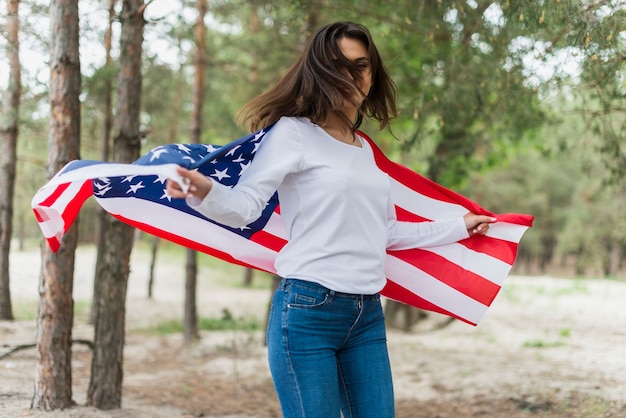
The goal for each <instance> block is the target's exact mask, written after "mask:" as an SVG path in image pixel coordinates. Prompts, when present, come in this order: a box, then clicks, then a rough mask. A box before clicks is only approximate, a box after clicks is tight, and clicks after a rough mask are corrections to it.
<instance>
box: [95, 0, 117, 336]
mask: <svg viewBox="0 0 626 418" xmlns="http://www.w3.org/2000/svg"><path fill="white" fill-rule="evenodd" d="M116 2H117V0H109V24H108V26H107V30H106V32H105V34H104V50H105V53H106V57H105V61H104V66H105V67H106V68H109V67H110V66H111V63H112V61H113V60H112V57H111V49H112V39H113V21H114V19H115V3H116ZM103 89H104V103H103V104H102V113H103V115H104V120H103V121H102V142H101V144H100V158H101V159H102V161H109V157H110V149H111V146H110V142H111V127H112V125H113V112H112V107H113V101H112V96H113V94H112V89H113V80H112V77H111V75H110V72H109V71H105V78H104V86H103ZM96 213H97V219H96V254H97V255H96V257H100V254H102V253H104V250H103V248H104V245H105V242H104V238H103V234H102V231H103V230H104V228H105V222H106V218H107V217H108V216H109V215H108V214H107V212H106V211H105V210H104V209H102V208H101V207H100V206H98V207H97V208H96ZM101 262H102V261H100V262H98V261H96V266H97V265H99V264H100V263H101ZM99 289H100V287H99V286H98V274H97V272H96V271H94V281H93V296H92V299H93V303H92V304H91V315H90V321H89V322H90V323H91V324H93V323H95V321H96V308H95V306H96V301H97V300H98V299H99V297H100V295H99V294H98V292H99V291H100V290H99Z"/></svg>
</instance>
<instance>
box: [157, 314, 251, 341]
mask: <svg viewBox="0 0 626 418" xmlns="http://www.w3.org/2000/svg"><path fill="white" fill-rule="evenodd" d="M261 327H262V324H261V322H260V321H259V319H258V318H256V317H254V316H252V315H248V316H240V317H237V318H235V317H234V316H233V315H232V313H231V312H230V311H229V310H228V309H226V308H225V309H223V310H222V316H221V317H219V318H199V319H198V329H199V330H200V331H258V330H260V329H261ZM145 331H146V332H148V333H150V334H157V335H165V334H177V333H182V332H183V322H182V321H181V320H179V319H172V320H169V321H164V322H160V323H158V324H156V325H153V326H150V327H148V328H147V329H146V330H145Z"/></svg>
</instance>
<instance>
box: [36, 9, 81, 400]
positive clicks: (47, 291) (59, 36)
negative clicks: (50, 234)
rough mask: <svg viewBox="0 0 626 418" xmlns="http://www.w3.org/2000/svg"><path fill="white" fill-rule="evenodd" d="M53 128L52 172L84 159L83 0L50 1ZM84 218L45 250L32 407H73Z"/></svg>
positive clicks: (43, 250)
mask: <svg viewBox="0 0 626 418" xmlns="http://www.w3.org/2000/svg"><path fill="white" fill-rule="evenodd" d="M50 22H51V43H50V93H49V95H50V127H49V134H48V176H49V177H52V176H53V175H54V174H55V173H57V172H58V171H59V170H60V169H61V168H62V167H63V166H64V165H65V164H67V163H68V162H69V161H71V160H76V159H80V153H79V150H80V101H79V94H80V85H81V75H80V61H79V54H78V37H79V36H78V0H53V1H51V2H50ZM77 231H78V220H76V222H74V224H73V225H72V227H71V228H70V229H69V230H68V231H67V233H66V234H65V235H64V237H63V240H62V243H61V248H60V250H59V251H58V252H57V253H52V252H51V250H50V249H49V248H48V247H47V246H45V245H44V247H43V249H42V263H41V276H40V284H39V312H38V315H37V367H36V375H35V393H34V395H33V400H32V405H31V406H32V408H37V409H44V410H53V409H65V408H68V407H70V406H72V405H73V401H72V370H71V358H72V352H71V346H72V325H73V321H74V314H73V308H74V306H73V305H74V303H73V300H72V289H73V284H74V259H75V251H76V242H77V238H78V232H77Z"/></svg>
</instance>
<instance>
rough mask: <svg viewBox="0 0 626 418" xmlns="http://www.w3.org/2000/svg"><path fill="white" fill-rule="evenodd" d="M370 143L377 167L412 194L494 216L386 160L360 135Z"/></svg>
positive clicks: (473, 203)
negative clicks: (412, 192) (411, 191)
mask: <svg viewBox="0 0 626 418" xmlns="http://www.w3.org/2000/svg"><path fill="white" fill-rule="evenodd" d="M360 134H361V135H362V136H363V137H364V138H365V139H367V141H368V142H369V143H370V145H371V147H372V150H373V151H374V159H375V160H376V164H377V165H378V167H379V168H380V169H381V170H383V171H384V172H386V173H387V174H389V175H390V176H391V177H393V178H394V180H396V181H397V182H399V183H401V184H403V185H404V186H406V187H408V188H409V189H411V190H413V191H414V192H416V193H418V194H421V195H423V196H427V197H430V198H431V199H435V200H439V201H442V202H447V203H450V204H455V205H458V204H460V205H462V206H463V207H465V208H466V209H467V210H468V211H471V212H473V213H476V214H481V215H489V216H494V214H493V212H490V211H488V210H486V209H483V208H482V207H480V206H479V205H478V204H477V203H475V202H473V201H471V200H469V199H468V198H466V197H465V196H462V195H460V194H458V193H456V192H454V191H452V190H449V189H446V188H445V187H443V186H441V185H439V184H437V183H435V182H433V181H432V180H429V179H427V178H425V177H423V176H421V175H420V174H418V173H416V172H415V171H413V170H410V169H408V168H407V167H404V166H402V165H400V164H397V163H394V162H393V161H391V160H390V159H388V158H387V157H386V156H385V155H384V154H383V152H382V151H381V150H380V148H378V146H377V145H376V144H375V143H374V141H372V140H371V139H370V138H369V137H368V136H367V135H365V134H363V133H360Z"/></svg>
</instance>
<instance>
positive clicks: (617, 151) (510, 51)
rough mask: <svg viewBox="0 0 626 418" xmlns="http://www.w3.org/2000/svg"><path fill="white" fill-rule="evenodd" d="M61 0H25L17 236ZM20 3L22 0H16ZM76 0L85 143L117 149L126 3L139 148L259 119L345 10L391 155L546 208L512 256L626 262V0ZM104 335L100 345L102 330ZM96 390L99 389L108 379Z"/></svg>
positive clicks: (561, 270) (557, 268)
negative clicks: (135, 51) (365, 52)
mask: <svg viewBox="0 0 626 418" xmlns="http://www.w3.org/2000/svg"><path fill="white" fill-rule="evenodd" d="M58 3H64V2H51V3H50V4H51V5H50V6H49V5H48V4H47V3H45V2H42V1H34V0H32V1H20V2H19V5H20V15H21V16H20V29H19V34H20V38H21V39H20V45H21V47H20V53H21V56H22V61H21V64H20V67H21V72H22V76H21V91H20V93H21V96H20V108H19V119H18V123H17V128H18V129H17V130H16V131H19V137H18V138H19V141H18V142H17V149H16V158H15V162H16V173H15V175H16V177H15V181H16V185H17V187H16V189H15V196H14V199H13V202H14V203H13V204H14V208H15V211H14V215H13V216H12V218H11V223H12V224H13V225H14V226H15V227H14V231H15V232H16V233H15V236H14V238H15V242H16V247H17V248H23V247H24V246H26V245H29V244H28V243H29V242H36V243H39V242H40V241H41V235H40V231H39V229H38V227H37V225H36V222H35V220H34V217H33V216H32V214H31V211H30V199H31V198H32V196H33V195H34V193H35V191H36V190H37V189H38V188H39V187H40V186H41V185H43V184H44V183H45V182H46V180H47V179H48V177H49V176H50V175H51V172H50V167H51V164H50V158H49V156H48V157H46V155H45V151H44V150H45V149H46V148H48V149H49V150H50V147H51V141H50V138H51V136H50V129H51V125H50V119H51V114H52V115H53V116H54V112H51V108H53V107H54V105H55V102H54V101H53V100H50V97H51V95H52V89H51V88H50V86H51V85H52V84H51V82H52V80H50V67H52V65H51V62H52V59H51V60H50V61H48V57H50V56H51V53H50V52H51V51H53V50H54V48H53V47H55V46H57V47H58V45H57V44H54V43H53V42H52V39H53V38H54V36H55V32H54V29H53V30H52V31H48V28H50V27H52V28H54V27H55V26H54V22H52V23H51V15H52V13H51V10H49V7H50V8H52V7H53V6H52V5H55V4H58ZM65 3H72V2H65ZM200 3H204V4H205V5H207V6H208V8H207V9H206V10H205V11H204V12H203V16H204V19H202V21H203V23H204V25H205V29H206V31H205V32H204V33H203V36H202V39H203V42H202V43H199V42H198V39H197V38H196V36H197V28H198V24H197V21H196V19H197V18H198V13H199V12H198V8H197V6H198V4H200ZM11 4H17V2H16V1H15V0H13V1H7V5H9V6H10V5H11ZM76 4H78V11H79V14H80V15H79V17H80V19H79V22H80V32H79V35H80V54H79V56H80V60H81V66H80V69H81V76H82V82H81V88H80V95H79V99H80V115H81V118H80V157H81V158H84V159H96V160H98V159H106V158H103V156H106V155H110V154H108V153H107V151H106V150H114V149H115V146H116V144H115V143H114V141H113V140H112V138H113V137H114V136H115V135H116V134H117V133H116V132H113V133H112V134H111V132H108V133H107V111H106V110H105V109H107V106H106V103H109V105H108V109H109V110H108V111H110V110H111V106H110V103H111V101H113V102H115V101H118V102H119V100H120V97H121V96H123V95H125V94H127V93H128V91H127V90H125V89H124V86H120V85H118V86H116V85H115V83H116V82H119V80H124V79H123V78H120V77H119V76H118V74H119V73H121V72H122V70H123V67H122V61H123V60H122V58H124V57H123V54H122V53H121V51H120V50H121V49H122V48H120V47H119V46H120V42H115V41H113V42H112V43H108V42H107V41H105V40H106V39H107V33H108V29H109V28H110V29H111V35H112V39H114V40H117V41H121V42H122V45H123V42H124V36H122V34H123V30H122V29H121V27H122V25H121V24H122V23H124V19H123V18H122V17H124V16H126V15H125V11H126V12H128V10H127V9H132V10H135V11H137V10H140V11H141V12H140V13H136V15H137V16H140V17H141V18H142V19H141V20H142V22H141V31H142V32H141V31H136V33H137V32H139V33H140V36H143V39H144V41H143V50H142V53H141V55H140V56H139V57H135V58H139V59H140V60H141V86H142V89H141V90H140V92H141V93H140V98H141V100H140V103H141V105H140V108H139V109H134V108H131V109H129V110H130V111H129V113H133V112H135V111H136V112H137V115H138V122H139V138H140V149H141V153H145V152H147V151H148V150H149V149H151V148H153V147H155V146H157V145H160V144H164V143H172V142H183V143H184V142H192V141H195V140H199V141H200V142H203V143H213V144H220V143H226V142H229V141H230V140H232V139H234V138H236V137H239V136H241V135H242V134H244V133H245V128H244V127H241V126H238V125H237V123H236V122H235V118H234V115H235V113H236V111H237V110H238V109H239V108H240V107H241V106H242V105H243V104H244V103H245V102H246V101H247V100H248V99H250V98H251V97H253V96H254V95H255V94H257V93H259V92H261V91H263V90H264V89H265V88H267V87H268V86H269V85H270V84H271V82H273V81H274V80H275V79H276V78H277V77H278V75H279V74H280V73H282V72H283V71H284V70H286V68H287V66H288V65H289V64H290V63H291V62H293V59H294V57H295V56H296V55H297V54H298V51H300V50H301V48H302V45H303V42H305V41H306V39H307V38H308V36H309V35H310V34H311V32H312V31H313V30H314V29H315V28H316V27H318V26H320V25H322V24H324V23H327V22H330V21H333V20H338V19H342V20H354V21H359V22H361V23H363V24H365V25H366V26H368V27H369V28H370V29H371V31H372V33H373V36H374V39H375V40H376V43H377V46H378V48H379V50H380V52H381V54H382V56H383V59H384V61H385V63H386V65H387V67H388V70H389V72H390V74H391V76H392V77H393V79H394V80H395V82H396V84H397V86H398V90H399V110H400V116H399V118H398V120H397V121H395V123H394V124H393V126H392V130H391V132H389V131H382V132H377V130H376V127H375V126H369V125H366V126H365V127H364V130H365V131H366V132H368V133H369V134H370V135H371V136H373V137H374V139H375V141H376V142H378V143H379V144H380V145H381V147H382V148H383V149H384V151H385V152H386V154H387V155H388V156H389V157H390V158H392V159H394V160H396V161H398V162H401V163H402V164H404V165H407V166H409V167H411V168H413V169H415V170H416V171H418V172H420V173H423V174H424V175H426V176H427V177H429V178H431V179H433V180H435V181H437V182H439V183H441V184H443V185H445V186H447V187H450V188H453V189H455V190H457V191H459V192H460V193H462V194H464V195H466V196H468V197H470V198H472V199H474V200H476V201H478V202H480V204H481V205H483V206H484V207H486V208H489V209H490V210H493V211H494V212H519V213H527V214H532V215H534V216H535V224H534V227H533V228H531V229H530V230H529V231H528V232H527V234H526V235H525V236H524V239H523V240H522V242H521V245H520V248H519V258H518V262H517V264H516V266H515V271H516V273H524V274H530V273H533V274H536V273H542V274H544V273H553V274H557V275H567V276H585V275H586V276H605V277H609V278H614V279H619V278H621V277H623V276H624V274H623V267H624V262H623V259H624V257H625V256H626V217H624V213H625V211H624V205H625V197H626V190H625V188H626V184H625V183H624V175H625V173H626V150H625V149H624V147H625V146H626V143H625V139H626V117H625V116H626V79H625V77H624V63H625V62H626V53H625V52H624V51H625V50H626V4H625V2H624V1H620V0H606V1H592V2H588V1H556V0H555V1H540V2H537V1H530V0H528V1H527V0H521V1H517V2H510V1H472V0H469V1H442V0H437V1H436V0H432V1H426V0H424V1H418V2H412V1H333V2H328V1H325V0H310V1H306V0H301V1H287V0H285V1H262V0H254V1H226V0H224V1H212V2H209V3H207V2H200V1H199V2H174V1H165V0H154V1H150V2H147V3H144V2H143V1H140V2H138V1H123V2H115V1H110V2H106V4H105V2H103V1H101V2H98V1H95V0H81V1H80V2H76ZM137 5H139V8H138V9H137V8H135V9H133V7H136V6H137ZM9 14H10V13H9ZM9 14H6V15H3V16H2V18H3V22H0V24H1V25H2V29H3V30H2V33H3V35H5V36H3V37H2V38H0V43H1V46H2V47H3V48H4V49H5V50H6V51H7V52H10V50H11V42H10V31H9V30H8V29H9V26H8V22H9V20H10V19H9ZM127 21H129V20H127ZM131 23H132V22H131ZM144 24H145V26H144ZM44 28H46V30H43V29H44ZM49 35H50V37H48V36H49ZM126 41H128V40H126ZM107 44H108V45H110V46H112V48H111V50H110V51H109V52H110V54H111V59H107V49H106V45H107ZM198 45H202V50H203V51H202V52H203V53H202V54H201V55H200V56H201V57H202V59H200V60H199V59H198V56H199V55H198V54H196V52H197V48H198ZM139 50H141V49H139ZM0 56H1V55H0ZM7 56H8V54H7ZM127 58H128V57H126V58H124V59H127ZM131 58H132V57H131ZM0 59H1V60H2V61H0V63H2V66H1V69H0V75H2V77H1V78H0V83H5V84H4V85H1V87H2V89H3V92H4V94H3V98H4V99H5V100H4V103H3V104H4V106H5V107H4V109H3V121H2V122H3V134H5V133H9V131H10V129H7V128H6V126H7V124H6V121H7V120H9V119H10V116H13V112H12V109H11V108H10V106H9V105H10V103H9V102H10V100H9V98H10V97H11V94H12V93H13V92H14V89H13V87H14V85H12V83H11V82H10V80H11V78H10V77H9V76H8V74H9V72H8V70H5V69H6V67H8V66H5V64H6V63H7V62H8V61H9V60H5V59H4V56H2V58H0ZM198 68H202V71H203V72H204V76H205V77H204V84H203V87H202V94H203V95H204V100H203V107H202V111H201V114H200V115H199V116H198V115H194V112H195V111H197V109H198V108H197V107H196V106H195V104H196V103H195V102H194V98H195V97H198V96H197V91H196V90H194V89H195V87H196V85H195V84H194V83H195V82H196V81H197V79H196V78H195V77H196V75H197V74H198ZM7 80H9V82H7ZM124 81H127V80H124ZM116 94H117V95H118V96H120V97H115V95H116ZM112 117H113V118H122V117H123V115H121V114H119V113H118V114H113V115H112ZM196 117H199V119H200V120H201V121H202V123H201V125H202V127H203V128H202V129H201V131H200V132H199V138H194V137H193V136H194V128H197V126H198V124H193V123H191V122H190V121H192V120H195V119H194V118H196ZM109 123H110V120H109ZM108 129H111V126H110V124H109V127H108ZM46 138H48V142H46ZM103 138H106V139H105V140H103ZM3 146H4V143H3ZM4 154H5V155H9V154H10V153H4ZM47 158H48V159H47ZM2 180H3V181H5V180H4V179H2ZM3 190H4V189H3ZM91 203H93V202H91ZM98 218H99V214H98V210H97V208H96V207H95V205H93V204H88V205H86V206H85V207H84V208H83V210H82V211H81V221H80V224H79V231H78V240H79V243H80V244H86V245H89V244H94V243H96V242H97V239H98V237H97V231H98V230H99V227H98ZM2 226H3V229H4V228H6V223H4V224H3V225H2ZM109 256H110V254H109ZM99 257H100V256H99ZM44 265H47V264H46V263H44ZM96 274H98V270H97V272H96ZM126 278H127V277H126ZM3 280H4V278H3ZM6 288H7V287H6V286H5V287H4V289H6ZM94 291H95V289H94ZM124 291H125V288H124ZM43 296H47V297H49V296H50V295H42V297H43ZM122 300H123V298H122ZM6 306H7V304H4V305H3V306H0V308H2V307H4V308H6ZM44 308H45V307H44ZM43 310H44V311H45V309H43ZM40 320H41V318H40ZM69 323H70V324H71V317H70V321H69ZM121 325H122V328H123V321H122V322H121ZM96 327H97V325H96ZM118 340H119V336H118ZM121 340H122V341H121V343H122V345H123V338H121ZM95 343H96V348H95V350H96V351H98V350H99V347H100V346H99V345H98V338H96V341H95ZM101 348H102V347H100V349H101ZM105 360H106V359H105ZM105 363H106V362H105ZM92 374H93V372H92ZM116 379H118V378H115V379H112V380H111V382H114V381H115V380H116ZM119 379H121V376H119ZM119 379H118V380H119ZM105 380H106V378H105ZM48 383H49V382H48ZM98 390H100V389H98V388H97V387H96V388H94V393H96V395H97V392H98ZM38 391H39V392H40V396H36V398H39V399H41V398H46V396H47V395H45V394H44V393H41V392H44V391H42V389H41V387H40V388H39V389H38ZM94 393H90V396H91V395H93V394H94ZM41 395H43V396H41ZM113 398H115V396H113ZM90 402H93V403H94V404H96V405H97V404H98V402H99V401H98V399H97V396H96V398H95V399H94V398H90ZM116 402H117V403H119V399H118V400H114V401H113V403H114V404H115V403H116ZM44 407H45V406H44Z"/></svg>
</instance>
